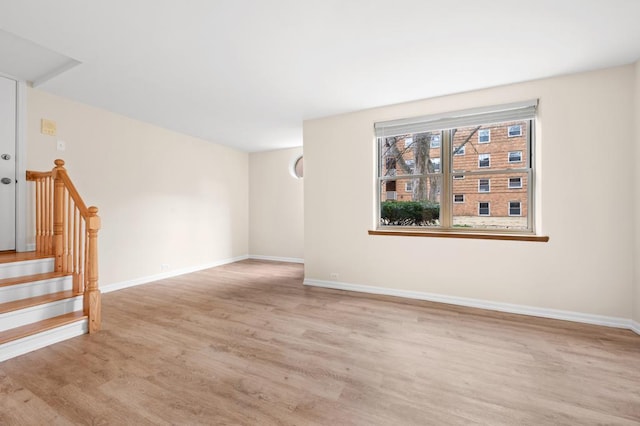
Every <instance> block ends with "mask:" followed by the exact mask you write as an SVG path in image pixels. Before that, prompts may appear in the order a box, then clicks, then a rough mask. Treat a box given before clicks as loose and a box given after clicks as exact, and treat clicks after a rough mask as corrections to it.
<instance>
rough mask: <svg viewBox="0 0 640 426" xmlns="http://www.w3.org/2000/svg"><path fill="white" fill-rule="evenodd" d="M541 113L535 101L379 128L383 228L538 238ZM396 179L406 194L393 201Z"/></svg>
mask: <svg viewBox="0 0 640 426" xmlns="http://www.w3.org/2000/svg"><path fill="white" fill-rule="evenodd" d="M536 109H537V101H528V102H521V103H515V104H509V105H501V106H497V107H485V108H478V109H474V110H466V111H456V112H452V113H442V114H436V115H430V116H424V117H416V118H407V119H400V120H393V121H386V122H380V123H376V124H375V134H376V140H377V144H378V165H377V168H376V169H377V182H378V202H377V203H376V204H377V218H378V219H377V220H378V222H377V225H376V228H377V229H378V230H385V229H387V230H393V229H398V228H410V229H411V230H412V231H415V230H416V229H421V230H424V231H427V232H428V231H429V230H434V229H446V230H450V231H454V232H455V231H460V232H465V233H466V232H475V231H478V232H482V233H505V232H507V233H510V232H512V233H521V234H531V233H533V232H534V229H533V224H534V220H533V212H534V209H533V208H532V205H533V202H534V194H535V192H534V190H533V181H532V179H533V176H534V172H535V171H534V163H533V161H532V155H531V153H532V151H533V149H532V147H533V144H534V130H533V129H534V123H535V114H536ZM492 139H493V140H492ZM407 140H410V141H411V143H407V142H406V141H407ZM488 141H491V143H487V142H488ZM466 152H469V154H472V153H473V155H464V154H466ZM505 154H507V156H506V157H507V158H505ZM492 156H493V159H494V161H491V160H492V158H491V157H492ZM492 180H493V182H491V181H492ZM389 182H397V184H400V185H402V186H401V187H400V188H403V189H405V191H404V192H401V193H400V195H397V198H395V199H394V198H392V197H394V195H392V196H391V197H389V196H388V194H387V193H388V192H395V188H396V186H393V187H388V186H387V185H388V183H389ZM492 183H493V186H494V188H491V186H492V185H491V184H492ZM506 191H509V192H508V193H509V198H510V199H511V200H514V199H515V200H519V201H508V199H509V198H507V200H505V199H504V198H505V194H506V193H507V192H506ZM407 192H408V193H409V194H407ZM514 203H519V204H518V205H516V204H514ZM492 205H493V208H491V206H492ZM516 213H517V214H516ZM484 216H491V221H487V220H484V219H480V218H481V217H484Z"/></svg>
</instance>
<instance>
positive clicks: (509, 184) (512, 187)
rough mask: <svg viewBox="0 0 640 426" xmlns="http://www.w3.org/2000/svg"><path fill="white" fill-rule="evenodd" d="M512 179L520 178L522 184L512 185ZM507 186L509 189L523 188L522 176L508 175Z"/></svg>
mask: <svg viewBox="0 0 640 426" xmlns="http://www.w3.org/2000/svg"><path fill="white" fill-rule="evenodd" d="M511 179H518V181H519V182H520V186H511ZM507 188H508V189H522V178H521V177H508V178H507Z"/></svg>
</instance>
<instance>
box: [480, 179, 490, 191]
mask: <svg viewBox="0 0 640 426" xmlns="http://www.w3.org/2000/svg"><path fill="white" fill-rule="evenodd" d="M478 192H491V180H490V179H478Z"/></svg>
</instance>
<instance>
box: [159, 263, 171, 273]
mask: <svg viewBox="0 0 640 426" xmlns="http://www.w3.org/2000/svg"><path fill="white" fill-rule="evenodd" d="M160 270H161V271H162V272H165V271H168V270H169V264H168V263H163V264H161V265H160Z"/></svg>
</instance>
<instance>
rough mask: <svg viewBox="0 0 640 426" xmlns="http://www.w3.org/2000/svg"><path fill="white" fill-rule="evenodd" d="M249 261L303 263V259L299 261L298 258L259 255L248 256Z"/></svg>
mask: <svg viewBox="0 0 640 426" xmlns="http://www.w3.org/2000/svg"><path fill="white" fill-rule="evenodd" d="M249 259H256V260H271V261H273V262H290V263H304V259H301V258H299V257H278V256H262V255H259V254H250V255H249Z"/></svg>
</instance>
